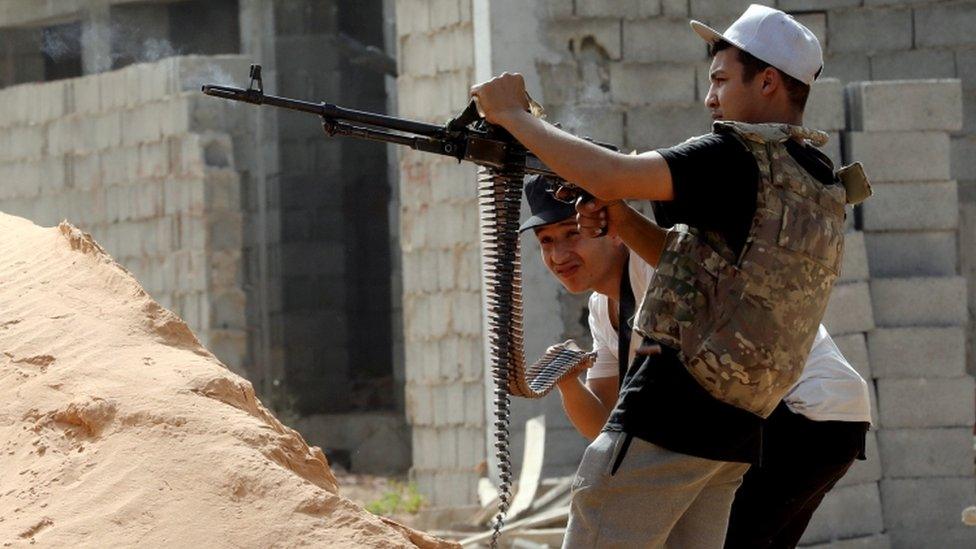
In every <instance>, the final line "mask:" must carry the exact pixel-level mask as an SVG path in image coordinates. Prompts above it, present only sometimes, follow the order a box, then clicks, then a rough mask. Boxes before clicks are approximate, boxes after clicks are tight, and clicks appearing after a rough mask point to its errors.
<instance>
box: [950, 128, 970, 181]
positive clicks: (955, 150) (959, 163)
mask: <svg viewBox="0 0 976 549" xmlns="http://www.w3.org/2000/svg"><path fill="white" fill-rule="evenodd" d="M951 166H952V167H951V170H950V171H951V174H952V177H953V178H955V179H958V180H960V181H973V180H976V137H973V136H957V137H953V138H952V164H951Z"/></svg>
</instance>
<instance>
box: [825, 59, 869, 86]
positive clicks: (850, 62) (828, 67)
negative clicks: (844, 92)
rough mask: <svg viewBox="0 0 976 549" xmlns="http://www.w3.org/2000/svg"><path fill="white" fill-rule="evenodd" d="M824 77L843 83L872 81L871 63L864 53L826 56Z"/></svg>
mask: <svg viewBox="0 0 976 549" xmlns="http://www.w3.org/2000/svg"><path fill="white" fill-rule="evenodd" d="M823 76H825V77H830V78H838V79H840V81H841V82H859V81H861V80H870V79H871V63H870V60H869V58H868V56H866V55H864V54H863V53H862V52H853V53H831V54H825V55H824V71H823Z"/></svg>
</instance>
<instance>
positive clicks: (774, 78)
mask: <svg viewBox="0 0 976 549" xmlns="http://www.w3.org/2000/svg"><path fill="white" fill-rule="evenodd" d="M761 77H762V89H761V92H762V94H763V95H764V96H766V97H771V96H772V95H773V94H774V93H776V90H778V89H779V88H780V87H781V86H782V85H783V80H782V77H781V76H780V74H779V71H777V70H776V69H774V68H773V67H766V68H765V69H764V70H763V71H762V75H761Z"/></svg>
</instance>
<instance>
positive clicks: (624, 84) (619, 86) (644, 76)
mask: <svg viewBox="0 0 976 549" xmlns="http://www.w3.org/2000/svg"><path fill="white" fill-rule="evenodd" d="M610 96H611V97H612V98H613V100H614V102H616V103H619V104H622V105H627V106H642V105H668V104H681V105H686V104H688V103H693V102H694V101H695V69H694V67H693V66H691V65H671V64H646V63H627V62H624V63H611V64H610Z"/></svg>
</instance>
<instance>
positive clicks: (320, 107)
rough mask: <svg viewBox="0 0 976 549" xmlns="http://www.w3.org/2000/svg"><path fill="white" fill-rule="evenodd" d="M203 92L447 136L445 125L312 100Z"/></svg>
mask: <svg viewBox="0 0 976 549" xmlns="http://www.w3.org/2000/svg"><path fill="white" fill-rule="evenodd" d="M202 91H203V93H205V94H207V95H212V96H214V97H220V98H222V99H231V100H234V101H244V102H245V103H251V104H254V105H270V106H272V107H281V108H285V109H291V110H294V111H302V112H308V113H312V114H317V115H319V116H322V117H325V118H329V119H332V120H336V121H343V122H355V123H357V124H366V125H368V126H373V127H376V128H383V129H387V130H396V131H401V132H406V133H411V134H415V135H423V136H427V137H440V136H443V135H444V127H443V126H438V125H435V124H427V123H425V122H417V121H415V120H408V119H406V118H398V117H395V116H386V115H383V114H376V113H371V112H364V111H357V110H355V109H346V108H343V107H339V106H336V105H333V104H331V103H311V102H309V101H302V100H300V99H289V98H287V97H279V96H277V95H266V94H264V93H262V92H260V91H258V90H245V89H242V88H235V87H233V86H218V85H216V84H204V85H203V88H202Z"/></svg>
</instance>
